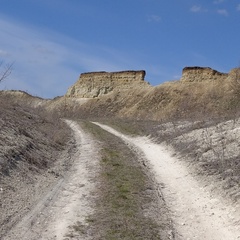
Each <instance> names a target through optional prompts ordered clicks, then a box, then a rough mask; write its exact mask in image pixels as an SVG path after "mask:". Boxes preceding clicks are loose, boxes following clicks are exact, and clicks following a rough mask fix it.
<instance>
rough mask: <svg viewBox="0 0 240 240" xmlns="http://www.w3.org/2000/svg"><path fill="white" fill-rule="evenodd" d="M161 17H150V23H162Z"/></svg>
mask: <svg viewBox="0 0 240 240" xmlns="http://www.w3.org/2000/svg"><path fill="white" fill-rule="evenodd" d="M160 21H161V17H160V16H158V15H150V16H148V22H160Z"/></svg>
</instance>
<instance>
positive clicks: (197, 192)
mask: <svg viewBox="0 0 240 240" xmlns="http://www.w3.org/2000/svg"><path fill="white" fill-rule="evenodd" d="M95 124H97V125H99V126H100V127H101V128H103V129H105V130H106V131H108V132H110V133H112V134H114V135H116V136H118V137H120V138H121V139H123V140H124V141H125V142H126V143H127V144H128V145H130V146H131V147H132V148H133V149H134V150H135V151H136V152H139V151H140V152H142V153H143V154H144V156H145V158H146V159H147V160H148V163H149V164H150V166H151V169H152V171H153V173H154V175H155V178H156V181H158V183H159V184H161V185H164V188H162V193H163V195H164V198H165V200H166V202H167V205H168V206H169V208H170V210H171V213H172V219H173V222H174V225H175V228H176V231H177V233H176V236H175V238H176V239H183V240H187V239H189V240H192V239H198V240H200V239H208V240H236V239H240V212H239V211H238V210H237V209H234V208H233V207H230V206H227V205H225V204H224V203H222V202H220V200H219V199H215V198H212V196H211V195H210V193H209V192H207V190H206V189H205V188H204V186H202V185H201V183H199V182H197V181H196V180H195V179H194V177H193V176H192V175H191V173H190V172H189V171H188V169H187V167H186V166H184V164H183V163H181V162H180V161H178V159H176V158H174V157H172V156H171V153H170V152H168V151H166V150H165V149H164V148H163V147H162V146H160V145H158V144H155V143H153V142H151V140H149V139H148V138H144V137H139V138H133V137H128V136H125V135H123V134H122V133H120V132H118V131H116V130H114V129H113V128H111V127H109V126H106V125H103V124H99V123H95Z"/></svg>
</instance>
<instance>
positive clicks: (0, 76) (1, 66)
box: [0, 61, 13, 83]
mask: <svg viewBox="0 0 240 240" xmlns="http://www.w3.org/2000/svg"><path fill="white" fill-rule="evenodd" d="M12 68H13V63H7V64H5V63H4V61H0V83H1V82H2V81H3V80H5V79H6V78H8V77H9V75H10V74H11V73H12Z"/></svg>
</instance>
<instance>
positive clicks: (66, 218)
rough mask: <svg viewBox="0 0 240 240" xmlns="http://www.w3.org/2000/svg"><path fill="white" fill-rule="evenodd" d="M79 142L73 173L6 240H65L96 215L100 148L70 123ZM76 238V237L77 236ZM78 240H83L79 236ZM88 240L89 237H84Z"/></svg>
mask: <svg viewBox="0 0 240 240" xmlns="http://www.w3.org/2000/svg"><path fill="white" fill-rule="evenodd" d="M66 122H67V124H68V125H69V126H70V127H71V128H72V130H73V131H74V136H75V139H76V143H77V146H76V149H77V151H76V153H75V155H74V156H72V157H74V158H75V161H74V164H73V166H72V168H71V169H70V171H69V172H68V173H67V174H66V176H64V178H62V179H60V180H59V181H58V182H57V183H56V184H55V186H54V187H52V188H51V190H50V191H49V192H47V193H46V195H45V196H44V197H43V198H42V199H40V200H39V202H38V203H37V204H36V206H35V207H34V208H33V209H31V210H30V212H29V213H28V214H27V215H26V216H25V217H24V218H23V219H22V220H21V221H20V222H19V223H18V224H17V225H16V226H15V227H14V228H13V229H12V230H11V232H9V234H8V235H6V236H5V237H4V240H13V239H14V240H18V239H21V240H34V239H36V240H37V239H38V240H40V239H42V240H48V239H49V240H50V239H51V240H52V239H54V240H62V239H66V237H65V236H66V234H68V233H69V232H70V228H69V226H72V225H74V224H75V223H76V222H80V223H81V224H82V225H84V224H86V222H85V218H86V216H88V215H89V214H91V213H92V212H93V206H92V204H93V198H94V194H93V191H94V188H95V180H96V179H95V177H96V175H97V172H98V159H99V154H98V149H99V147H98V144H97V143H96V142H95V141H94V140H93V139H92V137H91V136H90V135H89V134H87V133H85V132H84V131H83V130H82V129H81V127H80V126H79V125H78V124H77V123H75V122H73V121H69V120H67V121H66ZM74 234H75V233H74ZM75 237H76V238H75V239H82V238H81V237H80V236H75ZM84 239H86V237H84Z"/></svg>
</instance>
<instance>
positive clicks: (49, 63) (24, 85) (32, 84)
mask: <svg viewBox="0 0 240 240" xmlns="http://www.w3.org/2000/svg"><path fill="white" fill-rule="evenodd" d="M0 29H1V30H0V31H1V33H2V34H1V38H0V46H1V49H0V59H3V60H4V61H6V62H14V69H13V73H12V74H11V75H10V77H9V79H7V80H6V81H5V82H4V83H2V84H1V85H0V88H1V89H19V90H24V91H30V94H33V95H40V96H41V97H55V96H57V95H63V94H65V92H66V91H67V88H68V87H70V85H72V84H73V83H74V82H75V81H76V80H77V78H78V76H79V74H80V73H81V72H88V71H118V70H122V69H126V68H128V67H127V66H132V67H133V68H134V66H136V65H134V64H135V61H134V60H133V59H131V57H129V56H127V54H124V53H122V52H118V51H116V50H114V49H107V48H106V47H103V46H96V45H94V46H92V45H88V44H84V43H82V42H80V41H77V40H75V39H71V38H69V37H67V36H64V35H60V34H58V33H55V32H50V31H48V30H47V29H33V28H32V27H29V26H26V25H21V24H19V23H17V22H14V21H9V20H6V19H3V18H1V16H0ZM126 59H128V60H127V61H126Z"/></svg>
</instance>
